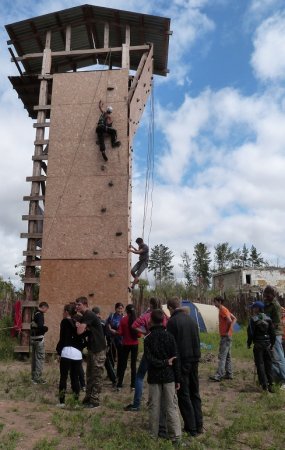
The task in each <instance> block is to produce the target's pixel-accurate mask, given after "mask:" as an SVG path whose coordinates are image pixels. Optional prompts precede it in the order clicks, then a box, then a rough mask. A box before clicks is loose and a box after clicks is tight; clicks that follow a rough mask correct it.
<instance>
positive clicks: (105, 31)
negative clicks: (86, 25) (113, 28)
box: [104, 22, 110, 48]
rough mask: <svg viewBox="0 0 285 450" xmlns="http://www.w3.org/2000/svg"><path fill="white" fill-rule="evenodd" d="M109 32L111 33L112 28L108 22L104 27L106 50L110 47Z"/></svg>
mask: <svg viewBox="0 0 285 450" xmlns="http://www.w3.org/2000/svg"><path fill="white" fill-rule="evenodd" d="M109 32H110V27H109V24H108V22H106V23H105V25H104V48H108V47H109Z"/></svg>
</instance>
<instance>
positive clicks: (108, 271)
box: [6, 5, 171, 352]
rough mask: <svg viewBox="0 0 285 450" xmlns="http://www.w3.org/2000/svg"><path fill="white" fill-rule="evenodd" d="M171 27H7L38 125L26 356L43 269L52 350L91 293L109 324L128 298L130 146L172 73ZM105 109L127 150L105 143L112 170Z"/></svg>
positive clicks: (156, 21) (147, 21)
mask: <svg viewBox="0 0 285 450" xmlns="http://www.w3.org/2000/svg"><path fill="white" fill-rule="evenodd" d="M169 27H170V20H169V19H167V18H162V17H157V16H150V15H145V14H138V13H133V12H128V11H121V10H115V9H110V8H103V7H97V6H91V5H82V6H78V7H75V8H70V9H66V10H63V11H58V12H54V13H51V14H47V15H44V16H39V17H35V18H31V19H27V20H24V21H22V22H17V23H13V24H10V25H7V26H6V30H7V32H8V34H9V37H10V40H9V41H8V45H9V51H10V53H11V56H12V61H13V62H14V63H15V64H16V66H17V68H18V70H19V72H20V73H19V76H12V77H9V78H10V81H11V83H12V85H13V87H14V89H16V91H17V93H18V96H19V98H20V99H21V100H22V102H23V104H24V107H25V108H26V109H27V111H28V113H29V116H30V117H31V118H32V119H33V120H34V121H35V122H34V124H33V127H34V128H35V141H34V154H33V156H32V161H33V170H32V176H28V177H27V178H26V180H27V181H28V182H30V183H31V191H30V195H27V196H25V197H24V201H27V202H28V205H29V208H28V214H27V215H24V216H23V220H25V221H27V224H28V229H27V232H25V233H22V234H21V237H23V238H25V239H27V250H26V251H25V252H24V256H25V261H24V265H25V279H24V290H25V300H24V302H23V334H22V342H21V346H20V347H19V348H18V351H19V352H25V351H28V343H29V329H30V319H31V308H33V307H34V306H36V302H34V298H33V290H34V286H35V285H36V284H37V283H38V282H39V278H38V277H37V276H36V275H37V272H38V271H37V268H39V267H40V294H39V298H40V301H43V300H44V301H47V302H48V303H49V305H50V309H49V312H48V313H47V315H46V321H47V325H48V327H49V332H48V333H47V350H48V351H53V350H54V348H55V344H56V341H57V339H58V330H59V322H60V320H61V317H62V307H63V305H64V304H65V303H68V302H70V301H74V300H75V299H76V298H77V297H78V296H81V295H84V296H87V297H88V298H89V300H90V304H91V305H92V306H95V305H98V306H100V307H101V308H102V312H103V315H104V314H107V313H108V312H109V311H111V310H113V305H114V303H115V302H116V301H122V302H123V303H127V302H128V301H129V298H128V296H129V294H128V291H127V287H128V285H129V277H130V275H129V271H130V264H131V261H130V254H129V253H128V251H127V249H128V245H129V243H130V239H131V237H130V234H131V183H132V150H133V149H132V141H133V137H134V135H135V133H136V130H137V127H138V125H139V121H140V118H141V116H142V113H143V110H144V107H145V104H146V101H147V98H148V96H149V94H150V92H151V89H152V80H153V74H157V75H163V76H165V75H166V74H167V58H168V44H169V35H170V34H171V32H170V28H169ZM83 68H85V71H83V70H82V69H83ZM86 68H88V69H89V70H88V69H87V70H86ZM100 100H102V101H103V102H104V106H105V107H107V106H108V105H111V106H112V107H113V123H114V124H113V126H114V127H115V128H116V129H117V132H118V139H119V140H120V141H121V147H119V148H116V149H112V148H111V144H110V140H109V138H107V137H106V139H105V141H106V153H107V156H108V159H109V160H108V162H104V160H103V159H102V155H101V153H100V151H99V147H98V145H97V143H96V140H97V139H96V133H95V130H96V125H97V122H98V118H99V116H100V111H99V108H98V103H99V101H100Z"/></svg>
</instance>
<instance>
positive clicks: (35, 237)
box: [20, 233, 43, 239]
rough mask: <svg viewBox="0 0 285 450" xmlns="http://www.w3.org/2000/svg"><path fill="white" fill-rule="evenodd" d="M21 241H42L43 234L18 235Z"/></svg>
mask: <svg viewBox="0 0 285 450" xmlns="http://www.w3.org/2000/svg"><path fill="white" fill-rule="evenodd" d="M20 237H21V238H23V239H42V237H43V233H20Z"/></svg>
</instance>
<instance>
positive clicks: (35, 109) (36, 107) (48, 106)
mask: <svg viewBox="0 0 285 450" xmlns="http://www.w3.org/2000/svg"><path fill="white" fill-rule="evenodd" d="M44 109H51V105H37V106H34V107H33V110H34V111H43V110H44Z"/></svg>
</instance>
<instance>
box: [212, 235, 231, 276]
mask: <svg viewBox="0 0 285 450" xmlns="http://www.w3.org/2000/svg"><path fill="white" fill-rule="evenodd" d="M214 248H215V255H214V260H215V263H216V264H217V268H216V271H218V272H223V271H225V270H226V269H228V268H229V267H230V265H231V263H232V261H233V258H234V252H233V251H232V247H231V246H230V245H229V243H228V242H223V243H222V244H217V245H216V246H215V247H214Z"/></svg>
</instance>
